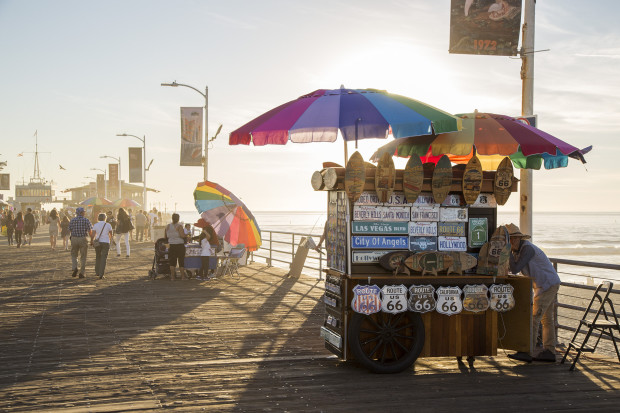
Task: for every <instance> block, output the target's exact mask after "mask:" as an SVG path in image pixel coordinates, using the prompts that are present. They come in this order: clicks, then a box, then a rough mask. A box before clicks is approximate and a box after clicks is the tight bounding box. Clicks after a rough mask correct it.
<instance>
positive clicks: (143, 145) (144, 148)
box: [142, 135, 148, 210]
mask: <svg viewBox="0 0 620 413" xmlns="http://www.w3.org/2000/svg"><path fill="white" fill-rule="evenodd" d="M142 158H143V161H144V163H143V164H142V170H143V171H144V172H143V175H144V176H143V179H142V208H144V209H145V210H146V209H148V208H147V207H146V135H142Z"/></svg>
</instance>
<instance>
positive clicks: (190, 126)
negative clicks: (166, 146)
mask: <svg viewBox="0 0 620 413" xmlns="http://www.w3.org/2000/svg"><path fill="white" fill-rule="evenodd" d="M202 110H203V108H181V166H201V165H202Z"/></svg>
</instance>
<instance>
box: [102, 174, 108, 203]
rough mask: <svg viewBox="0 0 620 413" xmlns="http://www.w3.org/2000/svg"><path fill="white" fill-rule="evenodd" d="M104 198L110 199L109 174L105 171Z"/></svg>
mask: <svg viewBox="0 0 620 413" xmlns="http://www.w3.org/2000/svg"><path fill="white" fill-rule="evenodd" d="M103 194H104V195H103V196H104V197H105V198H106V199H107V198H108V174H107V173H106V170H105V169H104V170H103Z"/></svg>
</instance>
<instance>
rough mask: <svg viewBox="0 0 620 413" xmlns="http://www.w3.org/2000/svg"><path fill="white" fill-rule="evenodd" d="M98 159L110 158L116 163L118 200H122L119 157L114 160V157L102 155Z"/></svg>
mask: <svg viewBox="0 0 620 413" xmlns="http://www.w3.org/2000/svg"><path fill="white" fill-rule="evenodd" d="M100 158H110V159H114V160H115V161H116V162H118V198H119V199H122V198H123V180H122V179H121V157H120V156H119V157H118V158H116V157H114V156H109V155H103V156H100Z"/></svg>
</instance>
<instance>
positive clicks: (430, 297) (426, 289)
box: [409, 285, 437, 313]
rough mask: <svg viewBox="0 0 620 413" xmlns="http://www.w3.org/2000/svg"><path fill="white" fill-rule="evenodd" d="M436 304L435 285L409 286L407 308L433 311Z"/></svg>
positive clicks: (422, 311)
mask: <svg viewBox="0 0 620 413" xmlns="http://www.w3.org/2000/svg"><path fill="white" fill-rule="evenodd" d="M436 306H437V302H436V301H435V287H433V286H432V285H412V286H411V287H409V310H410V311H415V312H416V313H427V312H429V311H433V310H434V309H435V307H436Z"/></svg>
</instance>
